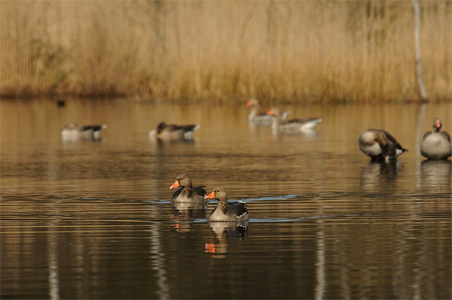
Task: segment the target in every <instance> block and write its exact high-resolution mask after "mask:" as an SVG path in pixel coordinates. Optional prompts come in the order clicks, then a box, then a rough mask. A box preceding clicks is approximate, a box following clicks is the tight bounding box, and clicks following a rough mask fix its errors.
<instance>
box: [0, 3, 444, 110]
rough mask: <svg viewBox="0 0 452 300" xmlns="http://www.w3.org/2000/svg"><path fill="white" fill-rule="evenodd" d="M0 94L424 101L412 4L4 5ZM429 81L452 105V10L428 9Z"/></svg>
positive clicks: (424, 37) (424, 34)
mask: <svg viewBox="0 0 452 300" xmlns="http://www.w3.org/2000/svg"><path fill="white" fill-rule="evenodd" d="M0 6H1V9H0V22H1V23H0V24H1V28H0V50H1V53H0V94H1V95H3V96H18V95H36V94H66V93H69V94H75V95H80V96H88V95H97V96H102V95H118V94H120V95H127V96H138V97H152V98H167V99H181V98H187V99H217V100H228V99H236V100H242V99H244V98H247V97H249V96H257V97H259V98H262V99H264V100H280V101H355V102H364V101H387V100H407V99H408V100H411V99H417V97H418V96H417V94H416V89H417V87H416V77H415V57H414V49H413V35H412V30H413V22H414V20H413V12H412V6H411V2H404V1H371V0H369V1H295V2H285V1H283V2H278V1H244V2H229V1H228V2H226V1H225V2H217V1H214V2H211V1H189V2H186V1H180V2H165V1H151V2H140V1H139V2H130V1H127V2H125V1H119V2H96V1H94V2H92V1H90V2H65V1H40V2H34V1H30V2H26V1H20V2H18V1H2V2H0ZM420 7H421V18H422V19H421V22H422V27H421V34H420V39H421V47H422V49H421V51H422V54H423V56H422V60H423V68H424V82H425V84H426V86H427V88H428V90H429V91H431V99H432V100H444V99H447V100H451V98H452V96H451V95H452V84H451V82H452V51H450V49H451V48H452V47H451V46H452V26H451V21H450V20H451V19H452V3H451V2H447V1H432V2H421V3H420Z"/></svg>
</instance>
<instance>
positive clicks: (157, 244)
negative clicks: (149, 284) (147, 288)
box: [150, 222, 169, 299]
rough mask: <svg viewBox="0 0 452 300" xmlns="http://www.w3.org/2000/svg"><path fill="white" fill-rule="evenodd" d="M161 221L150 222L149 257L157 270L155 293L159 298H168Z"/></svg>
mask: <svg viewBox="0 0 452 300" xmlns="http://www.w3.org/2000/svg"><path fill="white" fill-rule="evenodd" d="M160 227H161V223H159V222H153V223H152V224H151V258H150V260H151V261H152V268H153V269H154V270H155V271H156V272H157V286H158V287H159V289H158V291H157V295H158V296H159V299H169V287H168V283H167V281H168V280H167V275H166V269H165V267H166V265H165V254H164V249H163V247H162V245H161V241H160V239H161V233H160V230H161V229H160Z"/></svg>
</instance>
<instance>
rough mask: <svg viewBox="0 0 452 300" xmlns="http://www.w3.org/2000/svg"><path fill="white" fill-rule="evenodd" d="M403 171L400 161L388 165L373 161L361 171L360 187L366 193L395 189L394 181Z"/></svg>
mask: <svg viewBox="0 0 452 300" xmlns="http://www.w3.org/2000/svg"><path fill="white" fill-rule="evenodd" d="M400 169H401V165H400V163H399V162H398V161H396V160H392V161H389V162H387V163H385V162H375V161H371V162H370V163H369V164H368V165H367V166H366V167H364V168H362V169H361V174H360V187H361V189H362V190H363V191H365V192H384V191H388V190H391V189H392V188H393V187H394V180H395V179H396V178H397V173H398V172H399V170H400Z"/></svg>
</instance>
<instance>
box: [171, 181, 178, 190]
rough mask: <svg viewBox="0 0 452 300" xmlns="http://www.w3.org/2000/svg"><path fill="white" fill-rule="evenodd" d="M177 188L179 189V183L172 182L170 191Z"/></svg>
mask: <svg viewBox="0 0 452 300" xmlns="http://www.w3.org/2000/svg"><path fill="white" fill-rule="evenodd" d="M177 187H180V184H179V181H177V180H176V181H174V183H173V185H172V186H170V188H169V189H170V190H172V189H174V188H177Z"/></svg>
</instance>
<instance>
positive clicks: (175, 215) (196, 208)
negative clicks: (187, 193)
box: [171, 200, 207, 232]
mask: <svg viewBox="0 0 452 300" xmlns="http://www.w3.org/2000/svg"><path fill="white" fill-rule="evenodd" d="M171 208H172V214H171V219H172V221H173V224H172V227H173V228H174V229H175V230H176V231H177V232H190V231H191V230H192V227H193V220H195V219H205V218H206V209H207V203H206V202H199V201H198V202H196V201H192V202H184V201H174V200H173V201H171Z"/></svg>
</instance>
